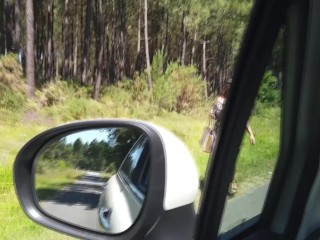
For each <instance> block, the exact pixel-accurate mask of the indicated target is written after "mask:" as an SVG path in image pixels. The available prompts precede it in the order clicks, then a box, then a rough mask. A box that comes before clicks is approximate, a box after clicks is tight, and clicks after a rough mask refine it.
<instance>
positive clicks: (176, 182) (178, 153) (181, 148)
mask: <svg viewBox="0 0 320 240" xmlns="http://www.w3.org/2000/svg"><path fill="white" fill-rule="evenodd" d="M150 125H151V126H152V127H154V128H155V130H156V131H157V132H158V133H159V134H160V136H161V140H162V143H163V146H164V151H165V161H166V162H165V169H166V173H165V193H164V201H163V207H164V210H171V209H174V208H178V207H181V206H184V205H187V204H191V203H194V201H195V200H196V197H197V193H198V189H199V173H198V169H197V166H196V164H195V161H194V159H193V157H192V155H191V153H190V152H189V150H188V148H187V147H186V146H185V144H184V143H183V142H182V141H181V140H180V139H179V138H177V137H176V136H175V135H174V134H173V133H171V132H169V131H168V130H166V129H164V128H162V127H159V126H157V125H154V124H150Z"/></svg>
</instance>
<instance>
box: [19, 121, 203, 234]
mask: <svg viewBox="0 0 320 240" xmlns="http://www.w3.org/2000/svg"><path fill="white" fill-rule="evenodd" d="M14 181H15V187H16V192H17V195H18V198H19V201H20V204H21V206H22V208H23V209H24V211H25V213H26V214H27V216H29V217H30V218H31V219H32V220H34V221H35V222H37V223H40V224H41V225H44V226H46V227H49V228H51V229H55V230H57V231H59V232H63V233H66V234H69V235H72V236H75V237H80V238H85V239H106V238H107V239H142V238H144V239H155V238H156V239H190V238H191V237H192V236H193V229H194V224H195V217H196V214H195V209H194V201H195V199H196V195H197V193H198V185H199V177H198V172H197V169H196V165H195V162H194V160H193V158H192V156H191V154H190V153H189V151H188V149H187V148H186V147H185V145H184V144H183V143H182V142H181V141H180V140H179V139H178V138H177V137H176V136H175V135H173V134H172V133H171V132H169V131H167V130H165V129H163V128H161V127H159V126H156V125H154V124H151V123H146V122H142V121H134V120H99V121H83V122H76V123H71V124H66V125H63V126H60V127H56V128H53V129H51V130H47V131H45V132H43V133H41V134H39V135H38V136H36V137H34V138H33V139H32V140H30V141H29V142H28V143H27V144H26V145H25V146H24V147H23V148H22V149H21V150H20V152H19V153H18V156H17V158H16V161H15V165H14Z"/></svg>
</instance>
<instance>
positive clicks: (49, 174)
mask: <svg viewBox="0 0 320 240" xmlns="http://www.w3.org/2000/svg"><path fill="white" fill-rule="evenodd" d="M84 175H85V172H84V171H81V170H76V169H71V168H66V169H46V171H45V172H44V173H43V174H41V175H40V174H37V175H36V191H37V197H38V199H39V200H46V199H49V198H50V197H52V196H54V195H55V194H56V193H57V192H58V191H59V190H61V189H63V188H64V187H66V186H69V185H71V184H72V183H74V182H75V181H76V180H78V179H80V178H81V177H83V176H84Z"/></svg>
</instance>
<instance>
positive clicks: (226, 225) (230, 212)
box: [220, 182, 269, 233]
mask: <svg viewBox="0 0 320 240" xmlns="http://www.w3.org/2000/svg"><path fill="white" fill-rule="evenodd" d="M268 187H269V182H267V183H265V184H264V185H262V186H259V187H257V188H254V189H253V190H252V191H251V192H248V193H246V194H245V195H242V196H240V197H234V198H231V199H229V200H228V201H227V204H226V206H225V210H224V215H223V219H222V223H221V227H220V232H221V233H224V232H226V231H228V230H230V229H232V228H234V227H235V226H238V225H240V224H241V223H243V222H244V221H247V220H249V219H252V218H254V217H256V216H257V215H259V214H260V213H261V211H262V207H263V204H264V200H265V198H266V194H267V191H268Z"/></svg>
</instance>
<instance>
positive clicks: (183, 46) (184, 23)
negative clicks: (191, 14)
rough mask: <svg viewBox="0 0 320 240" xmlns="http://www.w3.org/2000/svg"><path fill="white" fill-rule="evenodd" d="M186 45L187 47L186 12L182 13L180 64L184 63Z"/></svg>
mask: <svg viewBox="0 0 320 240" xmlns="http://www.w3.org/2000/svg"><path fill="white" fill-rule="evenodd" d="M186 47H187V29H186V14H185V12H183V14H182V52H181V65H182V66H184V64H185V56H186Z"/></svg>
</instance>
